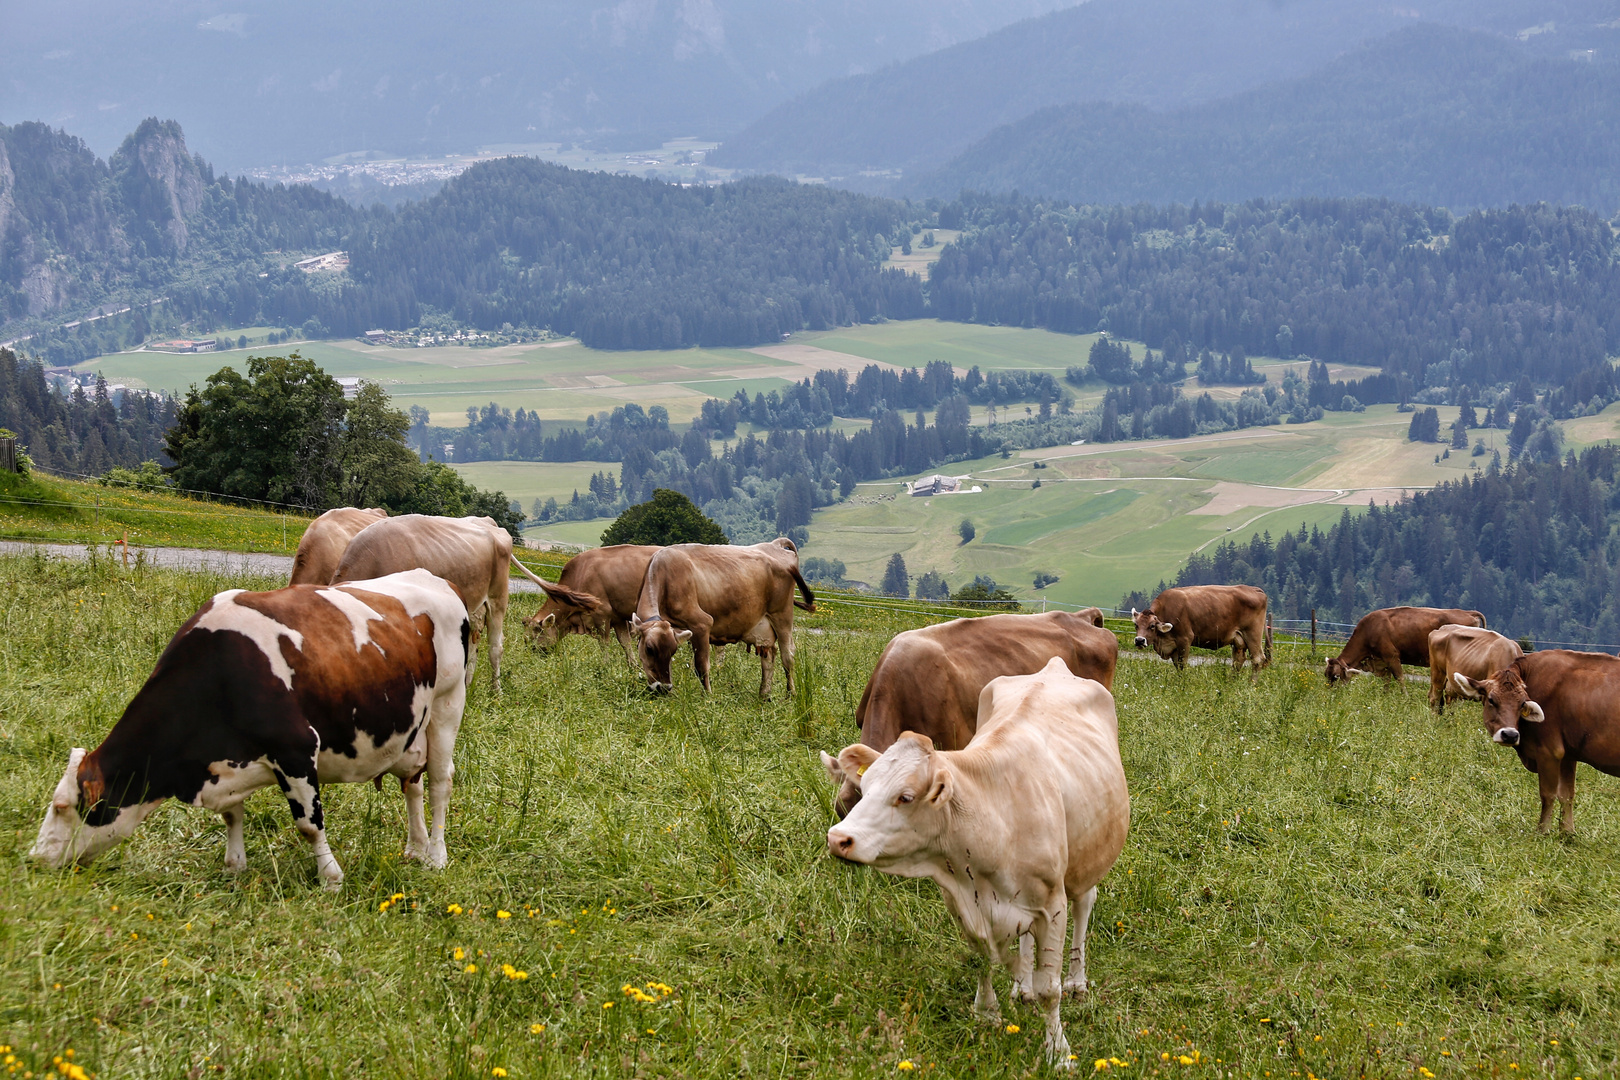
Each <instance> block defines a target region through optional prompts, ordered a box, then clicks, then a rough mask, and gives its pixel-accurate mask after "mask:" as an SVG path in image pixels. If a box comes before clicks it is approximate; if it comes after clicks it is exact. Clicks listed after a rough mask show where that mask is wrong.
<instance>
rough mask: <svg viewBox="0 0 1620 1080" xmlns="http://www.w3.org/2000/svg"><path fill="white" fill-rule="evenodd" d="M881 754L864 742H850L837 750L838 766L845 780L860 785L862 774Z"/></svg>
mask: <svg viewBox="0 0 1620 1080" xmlns="http://www.w3.org/2000/svg"><path fill="white" fill-rule="evenodd" d="M882 756H883V755H882V754H880V753H878V752H877V751H876V750H874V749H872V748H871V747H870V746H867V745H866V744H865V743H851V744H850V745H849V746H846V747H844V748H843V749H842V750H840V751H839V752H838V767H839V768H840V769H842V770H843V772H844V779H845V780H847V781H849V782H850V783H852V784H854V785H855V786H856V787H860V786H861V776H862V774H864V773H865V772H866V770H867V769H870V768H871V767H872V763H873V762H875V761H876V760H877V759H878V758H880V757H882Z"/></svg>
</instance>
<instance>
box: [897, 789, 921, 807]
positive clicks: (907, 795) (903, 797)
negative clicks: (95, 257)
mask: <svg viewBox="0 0 1620 1080" xmlns="http://www.w3.org/2000/svg"><path fill="white" fill-rule="evenodd" d="M915 798H916V796H915V795H913V794H912V793H911V792H909V791H902V792H901V793H900V797H899V798H897V799H895V800H894V801H895V803H896V805H900V806H903V805H905V804H906V803H908V802H910V801H911V800H912V799H915Z"/></svg>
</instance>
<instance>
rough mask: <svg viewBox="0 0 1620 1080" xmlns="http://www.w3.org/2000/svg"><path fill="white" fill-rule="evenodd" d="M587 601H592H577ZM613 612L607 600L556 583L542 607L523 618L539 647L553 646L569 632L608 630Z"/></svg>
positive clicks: (532, 639)
mask: <svg viewBox="0 0 1620 1080" xmlns="http://www.w3.org/2000/svg"><path fill="white" fill-rule="evenodd" d="M565 593H566V595H565ZM585 600H589V601H592V603H590V604H588V605H587V604H584V603H578V602H575V601H585ZM611 613H612V609H611V608H609V607H608V605H607V604H606V603H605V602H604V601H601V600H597V599H596V598H595V597H593V596H590V595H588V594H585V593H576V592H573V591H571V590H564V589H563V588H562V587H561V586H553V587H552V591H549V592H547V594H546V601H545V603H543V604H541V605H540V610H539V611H537V612H535V613H534V614H533V615H531V616H529V617H528V618H527V619H524V620H523V628H524V629H525V630H527V631H528V632H529V641H530V643H531V644H533V645H534V646H535V647H536V648H540V649H551V648H555V647H556V645H557V642H559V641H561V640H562V639H563V638H564V637H566V636H567V635H569V634H590V633H603V632H605V631H606V630H607V627H608V623H609V618H608V616H610V615H611Z"/></svg>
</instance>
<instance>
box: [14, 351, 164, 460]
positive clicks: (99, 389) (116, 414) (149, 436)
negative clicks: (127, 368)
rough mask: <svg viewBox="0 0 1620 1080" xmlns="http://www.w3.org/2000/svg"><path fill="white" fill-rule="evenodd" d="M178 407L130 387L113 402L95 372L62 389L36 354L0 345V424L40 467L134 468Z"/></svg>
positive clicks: (157, 446) (156, 444)
mask: <svg viewBox="0 0 1620 1080" xmlns="http://www.w3.org/2000/svg"><path fill="white" fill-rule="evenodd" d="M177 408H178V402H176V401H175V399H174V398H172V397H170V396H168V395H163V394H146V393H137V392H129V391H126V392H125V393H123V394H122V395H120V400H119V401H118V402H117V403H114V401H113V395H112V393H111V392H110V391H109V390H108V387H107V380H106V379H103V378H101V377H100V376H97V377H96V380H95V383H94V385H93V387H92V388H91V389H90V390H89V391H86V390H85V388H84V386H82V385H78V384H75V385H74V387H73V389H72V390H71V391H66V392H64V391H63V390H62V389H61V384H60V383H57V382H55V381H52V380H47V379H46V377H45V369H44V367H43V365H41V364H40V363H39V362H38V361H35V360H28V359H24V358H21V357H19V356H18V355H17V354H16V353H15V352H13V351H12V350H10V349H3V348H0V427H3V428H6V429H8V430H10V431H12V432H14V433H15V434H16V435H17V441H18V443H19V444H20V445H21V446H23V447H25V448H27V451H28V454H29V456H30V457H31V458H32V459H33V461H34V463H35V464H36V465H39V466H40V467H41V468H44V469H47V470H50V471H53V472H61V473H78V474H82V475H88V476H99V475H101V474H102V473H104V472H106V471H107V470H108V469H111V468H114V467H121V468H126V469H134V468H137V467H139V466H140V464H141V463H142V462H143V461H149V460H153V459H156V458H158V457H159V456H160V455H161V454H162V452H163V434H164V432H165V431H166V430H167V429H168V428H169V426H170V425H171V424H173V423H174V418H175V413H176V410H177Z"/></svg>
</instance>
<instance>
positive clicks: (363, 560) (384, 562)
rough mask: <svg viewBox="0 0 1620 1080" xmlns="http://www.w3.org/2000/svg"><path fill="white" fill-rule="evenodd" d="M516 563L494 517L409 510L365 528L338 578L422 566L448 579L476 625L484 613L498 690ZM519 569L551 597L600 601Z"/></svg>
mask: <svg viewBox="0 0 1620 1080" xmlns="http://www.w3.org/2000/svg"><path fill="white" fill-rule="evenodd" d="M513 563H517V560H515V559H513V558H512V534H511V533H509V532H507V531H506V530H505V529H503V528H501V527H500V526H499V525H497V524H496V523H495V519H494V518H489V517H462V518H447V517H429V516H427V515H425V514H405V515H402V516H400V517H393V518H384V519H383V520H382V521H379V522H377V523H376V524H374V525H368V526H367V527H366V528H364V529H362V530H360V532H359V533H357V534H356V535H355V538H354V539H353V540H351V541H349V547H348V550H346V551H345V552H344V553H343V561H342V562H341V563H339V564H338V568H337V573H336V574H334V575H333V581H334V582H342V581H360V580H363V579H366V578H376V577H384V576H386V575H388V574H395V573H399V572H400V571H403V570H412V569H415V568H417V567H421V568H422V569H424V570H427V571H429V572H430V573H432V574H434V575H435V576H437V577H441V578H443V579H444V580H446V581H448V582H449V583H450V587H451V588H453V589H455V590H456V593H457V595H459V596H460V597H461V602H462V603H464V604H466V605H467V612H468V614H469V615H470V616H471V617H472V622H473V625H474V626H477V624H478V617H479V614H480V612H481V613H482V614H483V616H484V622H485V626H486V628H487V630H488V632H489V666H490V669H491V670H490V678H491V681H492V682H493V683H494V685H495V689H496V690H497V691H498V690H499V689H500V686H501V652H502V643H503V638H504V634H505V624H506V600H507V592H508V588H509V578H510V574H511V569H510V567H511V565H512V564H513ZM517 567H518V569H519V570H521V571H522V572H523V573H524V574H525V575H526V576H527V577H528V578H529V579H530V580H531V581H533V582H534V583H535V584H536V585H539V586H540V588H541V590H542V591H544V592H545V593H547V594H548V595H550V594H556V595H558V596H563V597H565V598H567V599H569V600H570V601H571V602H572V603H575V604H578V605H580V606H582V607H583V606H586V605H594V604H595V602H596V598H595V597H593V596H587V595H585V594H584V593H576V592H574V591H573V590H572V589H568V588H566V587H564V586H560V585H553V584H551V583H550V582H549V581H542V580H541V579H540V578H538V577H535V575H534V574H532V573H530V572H529V569H528V567H526V566H524V565H523V564H522V563H517ZM476 659H477V655H476V653H475V654H474V655H473V656H472V657H470V658H469V659H468V661H467V685H469V686H471V685H472V678H473V669H474V666H475V663H476Z"/></svg>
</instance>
